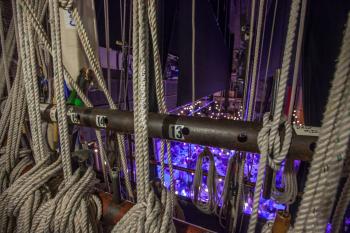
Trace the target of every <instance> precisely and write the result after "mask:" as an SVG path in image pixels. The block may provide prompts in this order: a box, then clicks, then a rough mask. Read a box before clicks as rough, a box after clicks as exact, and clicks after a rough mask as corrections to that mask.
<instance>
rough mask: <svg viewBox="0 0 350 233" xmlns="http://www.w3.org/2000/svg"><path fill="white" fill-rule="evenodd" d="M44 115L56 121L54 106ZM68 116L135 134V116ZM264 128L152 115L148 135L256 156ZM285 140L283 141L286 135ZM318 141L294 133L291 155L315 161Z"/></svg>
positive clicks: (77, 110) (107, 112) (77, 111)
mask: <svg viewBox="0 0 350 233" xmlns="http://www.w3.org/2000/svg"><path fill="white" fill-rule="evenodd" d="M41 113H42V118H43V120H45V121H48V122H53V121H55V118H56V117H55V116H56V115H55V107H54V106H53V105H42V106H41ZM68 115H69V116H68V120H69V123H71V124H76V125H81V126H86V127H92V128H100V129H101V128H106V129H109V130H114V131H117V132H120V133H124V134H132V133H133V132H134V118H133V112H126V111H119V110H111V109H101V108H84V107H75V106H68ZM261 127H262V125H261V124H260V123H257V122H244V121H234V120H227V119H220V120H216V119H211V118H208V117H194V116H178V115H164V114H156V113H149V122H148V132H149V136H150V137H152V138H161V139H169V140H175V141H181V142H186V143H193V144H200V145H205V146H214V147H219V148H226V149H232V150H238V151H247V152H253V153H259V148H258V145H257V137H258V133H259V131H260V129H261ZM281 132H283V130H282V131H281ZM281 137H283V133H282V135H281ZM316 140H317V137H314V136H300V135H296V134H295V133H294V135H293V140H292V144H291V147H290V150H289V155H290V156H292V158H293V159H299V160H304V161H309V160H311V158H312V154H313V151H314V148H315V145H316Z"/></svg>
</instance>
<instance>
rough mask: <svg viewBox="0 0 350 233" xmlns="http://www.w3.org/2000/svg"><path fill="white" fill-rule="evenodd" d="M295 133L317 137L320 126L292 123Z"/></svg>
mask: <svg viewBox="0 0 350 233" xmlns="http://www.w3.org/2000/svg"><path fill="white" fill-rule="evenodd" d="M293 128H294V130H295V133H296V134H297V135H300V136H314V137H318V135H319V131H320V127H314V126H306V125H294V126H293Z"/></svg>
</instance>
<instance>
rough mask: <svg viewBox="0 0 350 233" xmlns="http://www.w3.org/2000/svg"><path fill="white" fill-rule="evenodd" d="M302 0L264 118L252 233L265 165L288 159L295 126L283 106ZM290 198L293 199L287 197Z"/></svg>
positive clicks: (290, 23) (290, 25)
mask: <svg viewBox="0 0 350 233" xmlns="http://www.w3.org/2000/svg"><path fill="white" fill-rule="evenodd" d="M299 10H300V0H293V1H292V5H291V10H290V16H289V21H288V30H287V37H286V44H285V48H284V53H283V59H282V68H281V75H280V80H279V82H278V88H277V92H276V100H275V105H274V111H273V115H272V117H273V118H272V120H270V119H269V117H270V113H265V114H264V117H263V128H262V129H261V131H260V132H259V134H258V145H259V149H260V161H259V167H258V176H257V179H256V184H255V192H254V199H253V211H252V214H251V218H250V221H249V227H248V233H254V232H255V229H256V225H257V222H258V209H259V203H260V198H261V197H260V194H261V190H262V188H263V183H264V176H265V168H266V164H267V163H268V164H269V165H270V166H271V167H272V169H273V170H274V172H276V170H278V169H279V168H280V165H281V163H282V161H283V160H284V159H285V158H286V155H287V153H288V150H289V146H290V143H291V138H292V129H291V125H290V123H289V122H288V121H286V120H284V117H283V108H284V99H285V94H286V86H287V81H288V77H289V71H290V69H291V65H292V56H293V47H294V42H295V37H296V26H297V22H298V18H299ZM281 121H282V122H283V123H284V127H285V136H284V140H283V142H282V143H281V138H280V136H279V126H280V123H281ZM284 201H288V202H289V201H290V200H284Z"/></svg>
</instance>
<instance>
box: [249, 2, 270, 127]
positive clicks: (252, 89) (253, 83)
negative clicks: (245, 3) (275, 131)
mask: <svg viewBox="0 0 350 233" xmlns="http://www.w3.org/2000/svg"><path fill="white" fill-rule="evenodd" d="M264 7H265V0H261V1H260V2H259V13H258V22H257V28H256V39H255V48H254V58H253V70H252V80H251V85H250V91H249V93H250V95H249V103H248V115H247V119H248V121H252V120H253V111H254V101H255V94H256V93H255V92H256V86H257V83H256V82H257V80H258V77H257V76H258V65H259V51H260V47H261V46H262V45H261V43H260V42H261V41H263V40H264V38H262V39H261V33H262V31H263V28H262V26H263V25H262V24H263V21H264ZM251 14H255V12H251ZM251 27H252V25H251ZM248 59H250V58H248ZM247 69H249V67H247ZM247 81H248V79H246V82H247Z"/></svg>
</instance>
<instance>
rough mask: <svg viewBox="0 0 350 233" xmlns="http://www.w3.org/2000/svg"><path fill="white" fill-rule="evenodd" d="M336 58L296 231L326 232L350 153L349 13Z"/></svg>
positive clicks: (295, 227) (296, 223)
mask: <svg viewBox="0 0 350 233" xmlns="http://www.w3.org/2000/svg"><path fill="white" fill-rule="evenodd" d="M337 61H338V62H337V65H336V71H335V74H334V79H333V81H332V86H331V90H330V94H329V97H328V102H327V106H326V110H325V113H324V116H323V121H322V127H321V129H320V133H319V138H318V141H317V147H316V150H315V154H314V156H313V160H312V162H311V168H310V171H309V174H308V178H307V182H306V186H305V193H304V195H303V198H302V202H301V204H300V206H299V210H298V215H297V218H296V222H295V226H294V232H298V233H299V232H301V233H302V232H324V231H325V229H326V226H327V222H328V221H329V217H330V214H331V210H332V207H333V205H334V201H335V198H334V196H335V194H336V192H337V186H338V184H339V179H340V175H341V171H342V167H343V164H344V160H345V158H346V156H347V154H346V153H347V150H348V142H349V137H350V129H349V127H350V117H349V114H350V106H349V105H350V103H349V101H350V98H349V95H350V93H349V88H350V81H349V80H350V77H349V71H350V14H348V20H347V25H346V29H345V32H344V37H343V42H342V46H341V50H340V54H339V57H338V59H337ZM343 195H346V193H344V194H343ZM336 227H338V226H337V224H336Z"/></svg>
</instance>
